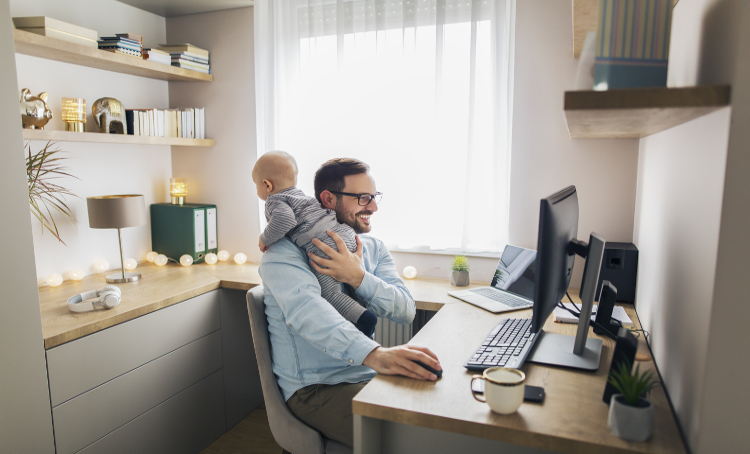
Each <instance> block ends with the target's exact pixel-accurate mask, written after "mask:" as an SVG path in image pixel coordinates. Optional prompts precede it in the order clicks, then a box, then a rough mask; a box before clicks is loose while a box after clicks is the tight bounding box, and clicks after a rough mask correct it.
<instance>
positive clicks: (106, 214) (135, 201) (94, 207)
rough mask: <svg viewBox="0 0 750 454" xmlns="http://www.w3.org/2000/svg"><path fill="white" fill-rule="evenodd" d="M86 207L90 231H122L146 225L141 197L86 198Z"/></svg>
mask: <svg viewBox="0 0 750 454" xmlns="http://www.w3.org/2000/svg"><path fill="white" fill-rule="evenodd" d="M86 205H87V206H88V213H89V227H91V228H92V229H122V228H125V227H135V226H137V225H143V224H145V223H146V202H145V201H144V199H143V196H142V195H137V194H128V195H104V196H100V197H88V198H87V199H86Z"/></svg>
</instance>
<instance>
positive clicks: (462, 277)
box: [451, 255, 469, 287]
mask: <svg viewBox="0 0 750 454" xmlns="http://www.w3.org/2000/svg"><path fill="white" fill-rule="evenodd" d="M451 285H455V286H456V287H466V286H467V285H469V259H467V258H466V256H464V255H457V256H455V257H453V262H452V263H451Z"/></svg>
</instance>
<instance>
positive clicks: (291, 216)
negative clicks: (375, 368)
mask: <svg viewBox="0 0 750 454" xmlns="http://www.w3.org/2000/svg"><path fill="white" fill-rule="evenodd" d="M252 177H253V182H254V183H255V187H256V189H257V191H258V197H260V199H261V200H265V201H266V220H267V221H268V225H267V226H266V229H265V230H264V231H263V233H262V234H261V235H260V241H259V243H258V246H259V247H260V250H261V252H265V251H266V249H267V248H268V246H270V245H271V244H273V243H275V242H276V241H278V240H280V239H281V238H283V237H284V236H285V235H286V236H288V237H289V238H290V239H291V240H292V241H294V243H295V244H296V245H297V246H299V247H301V248H304V249H305V250H306V251H307V252H311V253H313V254H315V255H318V256H320V257H323V258H330V257H328V255H326V254H325V253H324V252H323V251H321V250H320V249H318V247H317V246H315V245H314V244H313V242H312V239H313V238H317V239H319V240H321V241H323V242H324V243H325V244H327V245H328V246H330V247H332V248H333V249H337V247H336V243H335V242H334V241H333V238H331V237H330V236H328V234H327V233H326V231H328V230H331V231H333V232H336V233H337V234H338V235H339V236H340V237H341V238H342V239H343V240H344V243H345V244H346V246H347V248H348V249H349V250H350V251H352V252H354V251H356V249H357V241H356V234H355V233H354V230H352V228H351V227H349V226H348V225H346V224H339V223H338V221H336V212H335V211H333V210H328V209H326V208H323V207H322V206H321V205H320V202H318V201H317V200H316V199H315V198H314V197H308V196H306V195H305V194H304V193H303V192H302V191H300V190H299V189H297V188H296V185H297V161H295V160H294V157H292V155H290V154H289V153H285V152H283V151H270V152H268V153H266V154H264V155H263V156H261V157H260V158H259V159H258V161H257V162H256V163H255V167H253V173H252ZM312 271H313V273H315V277H317V278H318V282H319V283H320V294H321V296H322V297H323V298H325V299H326V300H327V301H328V302H329V303H331V305H332V306H333V307H334V308H335V309H336V310H337V311H338V312H339V313H340V314H341V315H343V316H344V318H345V319H347V320H349V321H350V322H352V323H353V324H354V326H356V327H357V329H359V330H360V331H362V332H363V333H364V334H365V335H367V336H368V337H372V334H373V332H374V331H375V325H376V324H377V322H378V319H377V317H375V315H374V314H373V313H372V312H370V311H368V310H367V309H365V307H364V305H363V304H361V303H360V302H359V301H357V300H355V299H353V298H352V297H350V296H349V295H347V294H346V293H344V284H342V283H341V282H339V281H337V280H335V279H334V278H332V277H331V276H327V275H325V274H321V273H319V272H318V271H316V270H315V268H312Z"/></svg>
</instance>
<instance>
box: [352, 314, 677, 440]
mask: <svg viewBox="0 0 750 454" xmlns="http://www.w3.org/2000/svg"><path fill="white" fill-rule="evenodd" d="M626 310H627V311H628V314H629V315H630V317H631V318H632V319H633V320H634V322H635V323H636V325H638V328H640V324H639V323H638V321H637V316H636V314H635V312H634V311H633V310H632V308H630V307H628V308H627V309H626ZM506 317H514V318H525V317H531V310H528V309H527V310H524V311H517V312H511V313H506V314H501V315H493V314H490V313H489V312H486V311H483V310H481V309H478V308H476V307H474V306H471V305H468V304H464V303H460V302H459V303H456V304H450V305H447V306H445V307H444V308H443V309H442V310H441V311H440V312H438V313H437V314H436V315H435V317H433V318H432V320H431V321H430V322H429V323H428V324H427V325H426V326H425V327H424V328H422V330H421V331H419V333H418V334H417V335H416V336H415V337H414V338H413V339H412V340H411V341H410V342H409V344H415V345H421V346H426V347H429V348H430V349H431V350H432V351H433V352H435V354H437V356H438V358H440V362H441V364H442V366H443V370H444V372H443V377H442V378H441V379H440V380H438V381H437V382H426V381H418V380H412V379H409V378H405V377H396V376H384V375H378V376H377V377H375V378H374V379H373V380H372V382H370V383H369V384H368V385H367V386H366V387H365V388H364V389H363V390H362V391H361V392H360V393H359V394H357V396H356V397H355V398H354V401H353V410H354V413H355V414H358V415H362V416H367V417H370V418H376V419H380V420H386V421H392V422H396V423H402V424H408V425H414V426H421V427H427V428H432V429H438V430H442V431H447V432H454V433H459V434H464V435H470V436H475V437H480V438H486V439H491V440H496V441H502V442H507V443H513V444H518V445H524V446H529V447H534V448H540V449H548V450H553V451H559V452H570V453H623V452H644V453H656V452H658V453H684V452H685V450H684V447H683V443H682V439H681V438H680V435H679V432H678V430H677V426H676V424H675V421H674V418H673V416H672V412H671V409H670V407H669V404H668V402H667V399H666V396H665V394H664V390H663V389H662V388H661V387H656V388H655V389H654V391H653V392H652V393H651V395H650V399H651V401H652V402H653V403H654V405H655V410H656V425H655V431H654V437H653V438H652V439H651V440H650V441H648V442H645V443H634V442H628V441H625V440H621V439H619V438H617V437H615V436H614V435H612V434H611V433H610V430H609V427H608V426H607V414H608V408H609V407H608V405H606V404H604V403H603V402H602V394H603V392H604V384H605V380H606V375H607V373H608V370H609V363H610V362H611V358H612V349H613V348H614V342H613V341H612V340H609V339H604V348H603V350H602V360H601V363H600V367H599V370H598V371H597V372H594V373H586V372H576V371H572V370H567V369H563V368H556V367H547V366H540V365H534V364H526V365H524V367H523V370H524V371H525V372H526V377H527V381H526V383H527V384H529V385H535V386H542V387H544V389H545V392H546V397H545V401H544V404H542V405H539V404H530V403H524V404H523V405H522V406H521V408H520V409H519V410H518V412H516V413H515V414H513V415H509V416H502V415H498V414H495V413H492V412H491V411H490V409H489V407H488V406H487V405H486V404H484V403H481V402H478V401H476V400H474V399H473V398H472V397H471V392H470V380H471V377H472V375H473V373H470V372H468V371H467V370H466V369H464V368H463V364H464V363H465V362H466V360H467V358H469V357H470V356H471V354H472V352H473V351H474V349H475V348H476V347H477V346H478V345H480V344H481V343H482V340H483V339H484V337H485V336H486V335H487V333H489V332H490V330H491V329H492V328H493V327H494V326H495V324H497V323H498V321H499V320H500V319H501V318H506ZM575 326H576V325H570V324H562V323H554V322H552V320H551V318H550V320H548V321H547V323H546V324H545V327H544V329H545V331H549V332H553V333H560V334H575ZM589 333H590V335H593V334H592V332H591V331H589ZM640 342H641V344H642V345H641V347H645V342H644V341H643V340H642V339H641V340H640ZM641 364H642V366H641V368H643V367H644V366H645V367H646V368H648V369H653V368H654V363H653V362H652V361H646V362H642V363H641Z"/></svg>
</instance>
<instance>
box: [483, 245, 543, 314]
mask: <svg viewBox="0 0 750 454" xmlns="http://www.w3.org/2000/svg"><path fill="white" fill-rule="evenodd" d="M535 264H536V251H532V250H530V249H524V248H520V247H516V246H506V247H505V250H504V251H503V255H502V256H501V257H500V261H499V262H498V264H497V269H496V270H495V275H494V276H493V277H492V284H491V285H492V286H493V287H495V288H496V289H499V290H505V291H507V292H511V293H514V294H516V295H518V296H521V297H524V298H527V299H529V300H532V301H533V300H534V278H535V277H536V266H535Z"/></svg>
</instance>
